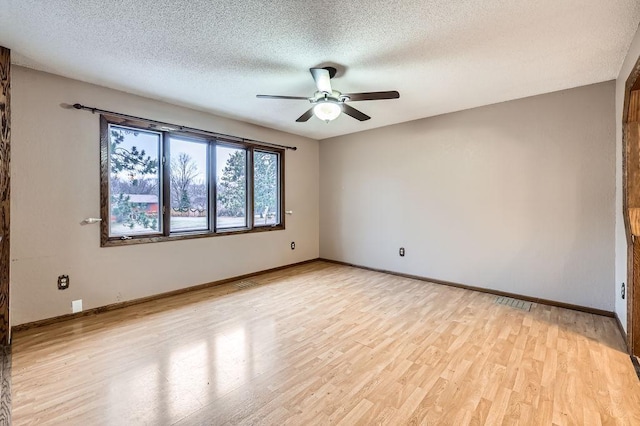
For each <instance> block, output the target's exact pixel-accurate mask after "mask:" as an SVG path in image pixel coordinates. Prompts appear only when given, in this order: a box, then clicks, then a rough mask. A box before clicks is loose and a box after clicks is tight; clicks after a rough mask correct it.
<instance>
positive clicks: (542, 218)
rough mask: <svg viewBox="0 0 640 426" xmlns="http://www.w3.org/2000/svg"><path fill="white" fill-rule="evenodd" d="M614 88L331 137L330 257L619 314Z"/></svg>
mask: <svg viewBox="0 0 640 426" xmlns="http://www.w3.org/2000/svg"><path fill="white" fill-rule="evenodd" d="M614 89H615V84H614V83H613V82H607V83H601V84H596V85H592V86H586V87H581V88H577V89H572V90H567V91H562V92H557V93H551V94H546V95H541V96H535V97H531V98H526V99H521V100H516V101H511V102H505V103H501V104H497V105H492V106H486V107H481V108H476V109H472V110H468V111H462V112H457V113H452V114H447V115H443V116H438V117H433V118H428V119H423V120H418V121H413V122H408V123H404V124H399V125H394V126H389V127H385V128H381V129H376V130H371V131H367V132H362V133H356V134H352V135H347V136H342V137H337V138H332V139H327V140H323V141H321V142H320V235H321V237H320V256H321V257H325V258H329V259H334V260H340V261H345V262H350V263H354V264H359V265H365V266H369V267H374V268H381V269H386V270H391V271H397V272H403V273H408V274H415V275H420V276H424V277H431V278H436V279H442V280H448V281H453V282H458V283H463V284H467V285H473V286H478V287H484V288H490V289H496V290H502V291H508V292H513V293H517V294H522V295H527V296H533V297H540V298H545V299H551V300H555V301H560V302H566V303H572V304H577V305H582V306H587V307H593V308H599V309H605V310H608V311H612V310H613V309H614V226H615V216H614V197H615V123H614V118H613V117H614V111H615V105H614V99H615V91H614ZM389 107H390V108H391V107H393V106H392V105H390V106H389ZM401 246H402V247H405V248H406V253H407V254H406V256H405V257H404V258H401V257H399V256H398V248H399V247H401Z"/></svg>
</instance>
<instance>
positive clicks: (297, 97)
mask: <svg viewBox="0 0 640 426" xmlns="http://www.w3.org/2000/svg"><path fill="white" fill-rule="evenodd" d="M256 98H260V99H294V100H301V101H308V100H309V98H305V97H304V96H279V95H256Z"/></svg>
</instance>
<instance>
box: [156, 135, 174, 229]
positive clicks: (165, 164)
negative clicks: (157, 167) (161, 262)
mask: <svg viewBox="0 0 640 426" xmlns="http://www.w3.org/2000/svg"><path fill="white" fill-rule="evenodd" d="M170 156H171V150H170V148H169V134H168V133H167V132H162V159H161V162H160V163H161V170H162V207H161V208H160V209H159V210H160V211H159V212H158V214H159V215H161V217H162V234H163V235H164V236H168V235H169V234H171V158H170Z"/></svg>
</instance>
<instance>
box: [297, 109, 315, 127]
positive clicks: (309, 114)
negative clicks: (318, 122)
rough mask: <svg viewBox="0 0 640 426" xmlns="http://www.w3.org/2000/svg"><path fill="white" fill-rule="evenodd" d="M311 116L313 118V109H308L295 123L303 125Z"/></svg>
mask: <svg viewBox="0 0 640 426" xmlns="http://www.w3.org/2000/svg"><path fill="white" fill-rule="evenodd" d="M312 116H313V107H311V108H309V110H308V111H307V112H305V113H304V114H302V115H301V116H300V117H298V119H297V120H296V121H297V122H298V123H304V122H305V121H309V119H310V118H311V117H312Z"/></svg>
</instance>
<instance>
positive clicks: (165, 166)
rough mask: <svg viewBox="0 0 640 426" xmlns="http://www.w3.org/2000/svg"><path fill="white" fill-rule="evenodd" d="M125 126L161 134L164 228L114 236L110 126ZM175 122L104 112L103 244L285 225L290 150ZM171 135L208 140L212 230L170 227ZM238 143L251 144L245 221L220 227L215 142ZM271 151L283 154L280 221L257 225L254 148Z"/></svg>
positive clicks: (225, 233) (161, 214)
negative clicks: (182, 127)
mask: <svg viewBox="0 0 640 426" xmlns="http://www.w3.org/2000/svg"><path fill="white" fill-rule="evenodd" d="M110 125H114V126H122V127H127V128H130V129H133V130H136V129H138V130H140V131H151V132H155V133H161V134H162V136H161V138H162V139H161V143H160V145H161V146H160V154H161V158H160V161H159V162H158V163H159V164H158V167H159V180H160V182H159V185H160V199H161V202H160V204H159V206H158V216H159V218H158V220H159V221H160V222H161V225H160V228H161V233H157V232H154V233H151V232H150V233H149V234H141V235H140V234H139V235H135V234H133V235H130V236H124V235H123V236H111V235H110V234H109V227H110V220H111V217H110V153H109V146H110V134H109V126H110ZM174 127H175V126H169V125H167V126H161V125H159V124H157V123H156V122H147V121H144V120H134V119H125V118H121V117H118V116H113V115H107V114H101V115H100V217H101V219H102V220H101V222H100V246H101V247H114V246H125V245H132V244H146V243H155V242H162V241H178V240H187V239H195V238H208V237H220V236H228V235H237V234H247V233H254V232H270V231H278V230H284V229H285V210H284V206H285V187H284V176H285V175H284V173H285V161H284V160H285V159H284V157H285V155H284V152H285V150H284V149H280V148H275V147H270V146H264V145H260V144H254V143H250V142H246V141H244V140H232V139H225V138H223V137H213V136H212V135H211V134H209V133H206V132H202V133H198V132H194V131H183V130H180V129H175V128H174ZM171 136H175V137H178V138H185V139H195V140H197V142H195V143H205V142H206V143H207V164H208V170H207V171H206V172H205V173H206V176H207V179H208V186H209V194H208V195H209V203H208V212H207V213H208V215H209V222H208V224H209V229H206V230H189V231H181V232H180V231H179V232H171V228H170V221H171V210H170V209H171V204H170V203H171V194H170V190H171V177H170V171H171V167H170V161H171V160H170V155H171V151H170V146H169V145H170V139H171ZM217 146H226V147H238V148H242V149H246V152H247V154H246V155H247V159H246V167H247V170H246V203H247V205H246V212H245V216H246V226H245V227H238V228H220V229H219V228H218V225H217V219H218V218H217V195H218V194H217V181H216V178H217V176H216V174H217V170H216V169H217V164H216V147H217ZM255 150H258V151H263V152H272V153H274V154H276V155H277V156H278V171H277V174H278V175H277V178H278V195H279V203H278V208H279V223H277V224H273V225H261V226H255V224H254V211H253V210H254V205H255V200H254V194H253V189H254V185H255V183H254V170H255V167H254V151H255Z"/></svg>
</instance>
